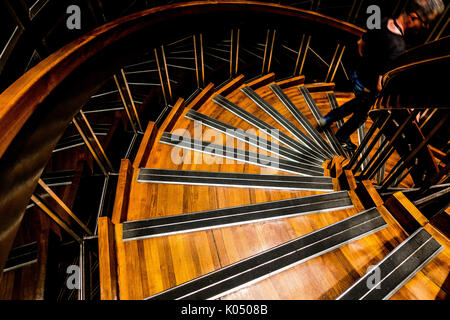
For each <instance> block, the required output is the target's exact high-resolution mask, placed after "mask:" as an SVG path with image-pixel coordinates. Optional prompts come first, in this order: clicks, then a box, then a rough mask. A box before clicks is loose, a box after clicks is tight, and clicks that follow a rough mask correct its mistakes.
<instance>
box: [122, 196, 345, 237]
mask: <svg viewBox="0 0 450 320" xmlns="http://www.w3.org/2000/svg"><path fill="white" fill-rule="evenodd" d="M351 207H353V204H352V201H351V200H350V198H349V196H348V194H347V192H345V191H344V192H333V193H327V194H321V195H315V196H310V197H302V198H295V199H288V200H281V201H272V202H265V203H259V204H252V205H246V206H239V207H231V208H225V209H217V210H209V211H202V212H195V213H187V214H178V215H171V216H167V217H158V218H153V219H147V220H140V221H132V222H125V223H124V224H123V241H130V240H141V239H146V238H152V237H159V236H167V235H172V234H177V233H186V232H195V231H200V230H209V229H214V228H223V227H229V226H234V225H242V224H247V223H255V222H261V221H268V220H273V219H281V218H290V217H295V216H299V215H306V214H312V213H317V212H322V211H327V212H328V211H335V210H342V209H347V208H351Z"/></svg>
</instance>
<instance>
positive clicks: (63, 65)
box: [0, 0, 364, 157]
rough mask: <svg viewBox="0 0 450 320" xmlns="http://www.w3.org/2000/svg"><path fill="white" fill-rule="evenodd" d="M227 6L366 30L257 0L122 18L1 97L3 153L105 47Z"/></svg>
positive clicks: (203, 3)
mask: <svg viewBox="0 0 450 320" xmlns="http://www.w3.org/2000/svg"><path fill="white" fill-rule="evenodd" d="M200 10H201V11H202V12H205V11H208V12H211V13H212V12H224V11H225V10H232V11H238V12H239V11H241V12H242V11H245V12H246V13H252V12H253V13H255V12H263V13H269V14H273V15H282V16H291V17H295V18H298V19H303V20H306V21H310V22H313V23H317V24H323V25H326V26H329V27H331V28H335V29H338V30H341V31H343V32H345V33H348V34H350V35H353V36H357V37H359V36H361V35H362V34H363V33H364V29H361V28H359V27H357V26H355V25H352V24H350V23H347V22H343V21H340V20H337V19H334V18H331V17H327V16H324V15H322V14H319V13H316V12H312V11H307V10H302V9H298V8H292V7H288V6H283V5H278V4H270V3H261V2H252V1H232V0H231V1H230V0H227V1H198V2H187V3H179V4H173V5H166V6H162V7H156V8H152V9H149V10H145V11H141V12H137V13H134V14H132V15H129V16H126V17H123V18H120V19H118V20H115V21H113V22H110V23H108V24H105V25H103V26H101V27H98V28H96V29H95V30H93V31H91V32H89V33H88V34H86V35H84V36H82V37H81V38H79V39H77V40H75V41H74V42H72V43H70V44H68V45H66V46H64V47H63V48H61V49H60V50H58V51H57V52H55V53H53V54H52V55H50V56H49V57H48V58H47V59H45V60H43V61H42V62H41V63H39V64H38V65H37V66H35V67H34V68H32V69H31V70H30V71H28V72H27V73H26V74H24V75H23V76H22V77H21V78H19V79H18V80H17V81H16V82H14V83H13V84H12V85H11V86H10V87H9V88H7V89H6V90H5V91H4V92H3V93H2V94H1V95H0V106H1V108H0V136H1V137H2V138H3V140H2V143H1V144H0V157H1V156H2V155H3V153H4V152H5V150H6V148H7V147H8V145H9V143H10V142H11V140H12V139H13V138H14V136H15V135H16V134H17V132H18V131H19V130H20V128H21V127H22V126H23V124H24V123H25V121H26V120H27V119H28V118H29V116H30V115H31V114H32V113H33V111H34V110H35V108H36V107H37V105H39V103H41V102H42V101H43V100H44V99H45V97H47V96H48V94H49V93H50V92H51V91H52V90H53V89H54V88H55V87H56V86H57V85H58V84H59V83H60V82H61V81H62V80H63V79H64V78H65V77H66V76H67V75H68V74H70V73H71V72H73V70H75V69H76V68H77V66H79V65H80V64H81V63H82V62H83V61H86V60H87V59H88V58H89V57H91V56H93V55H95V54H96V53H98V52H99V51H101V50H102V49H103V48H104V47H106V46H108V45H110V44H111V43H113V42H116V41H118V40H120V39H121V38H124V37H126V36H127V35H130V34H132V33H134V32H137V31H138V30H140V29H143V28H147V27H149V26H150V25H152V24H157V23H158V22H159V21H161V20H166V19H174V18H176V17H180V16H186V15H189V14H192V13H196V12H197V11H200Z"/></svg>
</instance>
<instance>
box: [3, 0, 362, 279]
mask: <svg viewBox="0 0 450 320" xmlns="http://www.w3.org/2000/svg"><path fill="white" fill-rule="evenodd" d="M244 15H245V19H244ZM218 17H220V18H219V19H217V18H218ZM252 17H253V18H252ZM250 19H254V20H255V21H257V22H258V23H259V24H261V25H262V24H264V26H267V23H268V22H270V23H271V24H272V25H275V26H278V25H279V26H288V27H289V28H292V26H293V25H295V24H296V23H298V24H299V25H300V26H305V25H306V26H307V28H305V29H306V30H307V31H308V32H310V33H313V34H314V33H320V32H323V33H324V34H328V35H331V36H332V37H334V38H335V39H339V40H340V41H342V42H343V43H346V42H349V43H350V42H354V41H355V40H356V39H357V38H358V37H360V36H361V35H362V34H363V32H364V30H363V29H361V28H358V27H356V26H354V25H352V24H349V23H346V22H342V21H339V20H336V19H333V18H330V17H327V16H324V15H321V14H318V13H315V12H310V11H306V10H302V9H296V8H292V7H288V6H282V5H277V4H269V3H261V2H251V1H232V0H227V1H196V2H188V3H178V4H173V5H166V6H162V7H157V8H152V9H149V10H146V11H142V12H137V13H134V14H132V15H129V16H127V17H124V18H120V19H118V20H115V21H113V22H111V23H108V24H105V25H103V26H101V27H98V28H96V29H95V30H93V31H91V32H89V33H87V34H86V35H84V36H82V37H81V38H79V39H77V40H75V41H73V42H72V43H70V44H68V45H66V46H64V47H63V48H61V49H59V50H58V51H56V52H55V53H53V54H52V55H50V56H49V57H47V58H46V59H45V60H43V61H41V62H40V63H39V64H38V65H36V66H35V67H34V68H32V69H31V70H29V71H28V72H27V73H26V74H24V75H23V76H22V77H21V78H19V79H18V80H17V81H16V82H14V83H13V84H12V85H11V86H10V87H9V88H7V89H6V90H5V91H4V92H3V93H2V94H1V95H0V136H1V137H2V142H1V144H0V181H1V183H0V194H1V195H2V196H1V197H0V219H1V220H0V221H1V223H0V272H1V270H2V269H3V265H4V263H5V261H6V258H7V255H8V252H9V250H10V248H11V245H12V242H13V240H14V238H15V234H16V232H17V229H18V227H19V226H20V222H21V220H22V217H23V213H24V211H25V208H26V205H27V202H28V201H29V199H30V197H31V195H32V193H33V190H34V189H35V187H36V184H37V182H38V179H39V177H40V175H41V173H42V170H43V169H44V167H45V165H46V163H47V161H48V159H49V158H50V156H51V153H52V150H53V148H54V147H55V145H56V143H57V141H58V139H59V137H61V135H62V134H63V133H64V130H65V128H66V127H67V126H68V125H69V123H70V121H71V120H72V118H73V116H74V115H75V114H76V113H77V112H78V111H79V110H80V109H81V107H82V106H83V104H84V103H86V101H87V100H88V99H89V97H90V96H91V95H92V94H94V92H96V91H97V90H98V88H99V87H100V86H101V83H102V82H103V81H105V80H106V79H107V78H108V77H111V76H112V75H113V73H114V72H116V71H117V70H118V68H121V67H122V66H123V65H124V64H126V62H130V61H131V60H132V58H135V57H136V56H137V55H138V54H142V52H143V51H142V50H144V49H145V50H146V49H148V48H149V47H150V46H156V45H159V44H161V43H162V42H163V41H164V40H167V39H166V38H167V37H173V36H179V35H180V34H181V33H185V32H194V31H195V32H197V31H198V30H199V28H202V27H203V28H204V27H205V25H206V26H208V29H211V27H212V26H211V25H208V23H210V24H214V27H216V28H218V27H223V26H227V27H228V25H226V23H231V24H232V23H234V24H239V23H240V22H242V21H244V20H245V22H247V21H249V20H250ZM183 23H184V25H183V26H184V27H183V28H179V25H180V24H183ZM221 23H222V24H223V25H221ZM175 24H176V25H175ZM162 30H164V31H163V32H162ZM158 41H159V42H158ZM135 44H136V46H135V47H132V49H133V50H130V48H131V47H130V46H134V45H135ZM140 50H141V51H140Z"/></svg>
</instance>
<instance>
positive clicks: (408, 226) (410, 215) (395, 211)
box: [386, 192, 429, 234]
mask: <svg viewBox="0 0 450 320" xmlns="http://www.w3.org/2000/svg"><path fill="white" fill-rule="evenodd" d="M386 207H387V208H388V209H389V211H390V212H391V214H392V215H393V216H394V217H395V219H397V221H398V222H399V223H400V224H401V225H402V228H403V229H404V230H406V231H407V232H408V233H409V234H411V233H413V232H414V231H415V230H417V229H418V228H420V227H424V226H425V225H426V224H428V223H429V221H428V219H427V218H426V217H425V216H424V215H423V214H422V212H420V211H419V209H417V208H416V206H414V204H413V203H412V202H411V201H409V200H408V198H406V196H405V195H404V194H403V193H402V192H396V193H394V194H393V195H392V196H390V197H389V198H388V199H387V200H386Z"/></svg>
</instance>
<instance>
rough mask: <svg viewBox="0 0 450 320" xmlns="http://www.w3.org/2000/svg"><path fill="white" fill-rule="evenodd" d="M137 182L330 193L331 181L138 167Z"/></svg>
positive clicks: (316, 178) (320, 178)
mask: <svg viewBox="0 0 450 320" xmlns="http://www.w3.org/2000/svg"><path fill="white" fill-rule="evenodd" d="M137 181H138V182H147V183H148V182H150V183H169V184H188V185H204V186H219V187H237V188H264V189H267V188H269V189H282V190H310V191H333V183H332V180H331V178H329V177H320V176H317V177H312V176H290V175H289V176H288V175H267V174H248V173H229V172H211V171H191V170H186V171H179V170H163V169H148V168H142V169H140V171H139V175H138V179H137Z"/></svg>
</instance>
